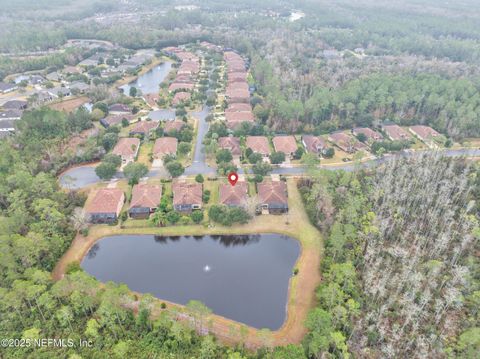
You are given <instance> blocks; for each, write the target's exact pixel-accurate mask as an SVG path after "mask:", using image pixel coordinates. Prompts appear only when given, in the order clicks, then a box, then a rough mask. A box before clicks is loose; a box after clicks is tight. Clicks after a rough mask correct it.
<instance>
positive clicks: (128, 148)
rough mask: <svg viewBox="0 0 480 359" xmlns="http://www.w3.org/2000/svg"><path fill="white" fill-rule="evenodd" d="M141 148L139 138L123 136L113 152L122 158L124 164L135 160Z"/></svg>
mask: <svg viewBox="0 0 480 359" xmlns="http://www.w3.org/2000/svg"><path fill="white" fill-rule="evenodd" d="M139 148H140V140H139V139H138V138H129V137H122V138H120V139H119V140H118V142H117V144H116V145H115V147H114V148H113V151H112V153H113V154H114V155H118V156H120V157H121V158H122V162H123V163H124V164H127V163H130V162H134V161H135V158H136V157H137V154H138V150H139Z"/></svg>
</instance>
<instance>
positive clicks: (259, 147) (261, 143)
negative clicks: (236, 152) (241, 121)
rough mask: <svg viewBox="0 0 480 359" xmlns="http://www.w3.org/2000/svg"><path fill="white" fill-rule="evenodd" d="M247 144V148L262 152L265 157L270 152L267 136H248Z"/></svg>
mask: <svg viewBox="0 0 480 359" xmlns="http://www.w3.org/2000/svg"><path fill="white" fill-rule="evenodd" d="M246 145H247V148H250V149H251V150H252V151H253V152H256V153H260V154H261V155H262V156H263V157H268V155H269V154H270V146H269V144H268V138H266V137H265V136H247V138H246Z"/></svg>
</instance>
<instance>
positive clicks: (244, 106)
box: [225, 103, 252, 113]
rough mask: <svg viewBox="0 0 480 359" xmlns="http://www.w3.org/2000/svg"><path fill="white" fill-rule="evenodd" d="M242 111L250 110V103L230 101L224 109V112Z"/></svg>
mask: <svg viewBox="0 0 480 359" xmlns="http://www.w3.org/2000/svg"><path fill="white" fill-rule="evenodd" d="M243 111H252V105H250V104H249V103H231V104H229V105H228V108H226V109H225V113H228V112H243Z"/></svg>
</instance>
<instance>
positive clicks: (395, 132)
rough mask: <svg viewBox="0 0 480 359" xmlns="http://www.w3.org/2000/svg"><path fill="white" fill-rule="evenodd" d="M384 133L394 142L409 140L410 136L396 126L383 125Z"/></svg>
mask: <svg viewBox="0 0 480 359" xmlns="http://www.w3.org/2000/svg"><path fill="white" fill-rule="evenodd" d="M382 128H383V130H384V131H385V133H386V134H387V135H388V136H389V137H390V138H391V139H392V140H394V141H397V140H405V139H409V138H410V137H411V136H410V135H409V133H408V132H407V131H405V130H404V129H403V128H401V127H400V126H398V125H383V127H382Z"/></svg>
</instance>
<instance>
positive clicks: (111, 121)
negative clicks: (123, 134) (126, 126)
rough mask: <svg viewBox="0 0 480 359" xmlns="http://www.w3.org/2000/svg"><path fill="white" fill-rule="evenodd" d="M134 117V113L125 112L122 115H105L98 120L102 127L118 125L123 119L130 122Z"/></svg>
mask: <svg viewBox="0 0 480 359" xmlns="http://www.w3.org/2000/svg"><path fill="white" fill-rule="evenodd" d="M134 118H135V115H132V114H127V113H125V114H123V115H108V116H107V117H105V118H102V119H101V120H100V123H101V124H102V125H103V127H110V126H115V125H120V124H121V123H122V121H123V120H124V119H125V120H127V121H128V122H130V121H132V120H133V119H134Z"/></svg>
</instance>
